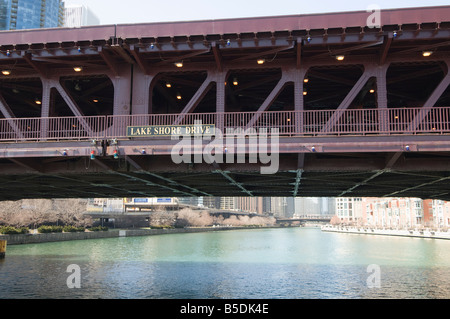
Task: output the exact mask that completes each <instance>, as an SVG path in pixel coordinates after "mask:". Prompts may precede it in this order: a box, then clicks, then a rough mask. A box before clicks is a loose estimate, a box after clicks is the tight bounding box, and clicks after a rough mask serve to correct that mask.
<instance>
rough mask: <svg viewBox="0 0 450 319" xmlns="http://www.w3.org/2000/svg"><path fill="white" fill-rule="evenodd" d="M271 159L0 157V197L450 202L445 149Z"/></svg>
mask: <svg viewBox="0 0 450 319" xmlns="http://www.w3.org/2000/svg"><path fill="white" fill-rule="evenodd" d="M86 143H87V142H86ZM281 145H283V144H281ZM359 147H362V146H359ZM276 158H277V159H276ZM273 160H274V161H275V160H278V161H279V162H278V163H277V165H278V171H277V172H276V173H275V174H261V171H260V170H261V167H268V165H269V164H267V163H265V164H261V163H250V159H249V158H248V157H247V158H246V160H245V163H240V164H239V163H234V164H230V163H222V164H216V163H213V164H207V163H205V162H202V163H192V164H185V163H181V164H175V163H173V161H172V158H171V156H170V155H134V156H130V155H127V156H121V157H119V158H118V159H114V158H113V157H111V156H98V157H96V158H95V159H94V160H91V159H89V157H88V156H81V157H47V158H45V157H34V158H32V159H30V158H14V159H11V158H8V159H0V181H1V182H2V191H1V192H0V200H16V199H22V198H73V197H76V198H92V197H98V198H114V197H196V196H273V197H276V196H280V197H285V196H286V197H290V196H299V197H384V196H386V197H419V198H424V199H442V200H450V151H445V152H439V153H438V154H437V153H436V152H433V151H430V152H420V153H419V152H388V153H386V152H371V153H362V152H342V153H339V152H335V153H318V152H316V153H311V152H309V153H293V152H291V153H287V152H286V153H282V154H279V156H276V157H274V158H273Z"/></svg>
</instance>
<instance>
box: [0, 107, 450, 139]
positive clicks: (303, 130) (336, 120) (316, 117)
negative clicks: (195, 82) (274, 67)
mask: <svg viewBox="0 0 450 319" xmlns="http://www.w3.org/2000/svg"><path fill="white" fill-rule="evenodd" d="M196 123H202V124H214V125H215V127H216V129H220V130H221V132H222V133H224V134H229V133H232V134H235V133H236V129H241V131H245V130H247V129H249V128H251V129H254V130H256V132H260V131H261V130H262V129H265V130H267V131H268V132H270V130H271V129H276V131H277V132H278V133H279V134H280V135H284V136H326V135H366V134H383V135H386V134H408V135H413V134H421V133H440V134H445V133H450V107H438V108H395V109H354V110H315V111H281V112H227V113H188V114H148V115H109V116H83V117H49V118H36V117H35V118H7V119H0V141H1V142H19V141H59V140H85V139H99V140H100V139H111V138H127V127H128V126H146V125H194V124H196Z"/></svg>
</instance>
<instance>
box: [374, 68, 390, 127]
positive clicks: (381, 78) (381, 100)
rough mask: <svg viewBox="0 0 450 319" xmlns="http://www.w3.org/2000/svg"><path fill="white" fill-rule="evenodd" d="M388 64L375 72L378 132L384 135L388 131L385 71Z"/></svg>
mask: <svg viewBox="0 0 450 319" xmlns="http://www.w3.org/2000/svg"><path fill="white" fill-rule="evenodd" d="M388 68H389V64H384V65H381V66H379V67H378V69H377V71H376V77H377V107H378V131H379V132H382V133H385V132H388V131H389V126H390V123H389V121H390V119H389V116H388V114H389V112H388V109H387V107H388V98H387V84H386V83H387V81H386V76H387V70H388Z"/></svg>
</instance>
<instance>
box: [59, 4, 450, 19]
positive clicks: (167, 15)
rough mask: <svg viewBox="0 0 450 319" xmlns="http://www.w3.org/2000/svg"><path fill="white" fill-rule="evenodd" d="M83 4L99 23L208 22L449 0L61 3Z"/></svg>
mask: <svg viewBox="0 0 450 319" xmlns="http://www.w3.org/2000/svg"><path fill="white" fill-rule="evenodd" d="M65 3H66V4H84V5H86V6H88V7H89V8H90V9H91V10H92V11H93V12H94V13H95V14H96V15H97V16H98V17H99V19H100V23H101V24H122V23H142V22H164V21H186V20H208V19H221V18H239V17H259V16H274V15H290V14H304V13H325V12H341V11H358V10H366V9H367V7H368V6H369V5H371V4H376V5H378V6H379V7H381V8H382V9H393V8H407V7H424V6H439V5H450V0H368V1H365V0H350V1H348V0H347V1H344V0H341V1H337V0H325V1H324V0H272V1H269V0H222V1H218V0H65Z"/></svg>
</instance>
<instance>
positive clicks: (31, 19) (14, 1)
mask: <svg viewBox="0 0 450 319" xmlns="http://www.w3.org/2000/svg"><path fill="white" fill-rule="evenodd" d="M63 24H64V2H63V1H62V0H0V30H21V29H39V28H57V27H61V26H63Z"/></svg>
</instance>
